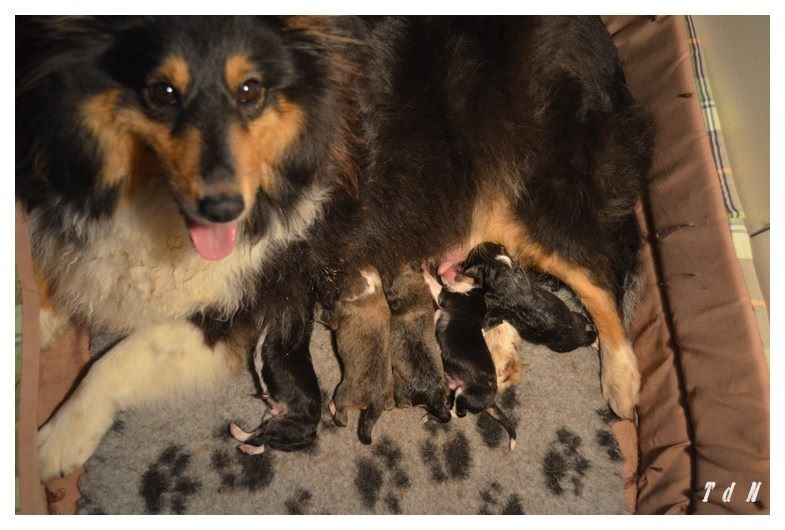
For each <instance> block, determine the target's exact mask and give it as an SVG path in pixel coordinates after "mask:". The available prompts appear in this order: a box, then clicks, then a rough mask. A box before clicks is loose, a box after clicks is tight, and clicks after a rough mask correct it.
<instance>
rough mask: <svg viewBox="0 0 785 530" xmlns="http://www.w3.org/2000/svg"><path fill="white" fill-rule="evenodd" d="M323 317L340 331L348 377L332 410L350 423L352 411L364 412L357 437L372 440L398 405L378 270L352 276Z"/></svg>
mask: <svg viewBox="0 0 785 530" xmlns="http://www.w3.org/2000/svg"><path fill="white" fill-rule="evenodd" d="M321 320H322V321H323V322H324V323H325V324H326V325H327V326H329V327H330V328H331V329H332V330H333V331H334V332H335V346H336V351H337V354H338V357H339V359H340V361H341V369H342V371H343V378H342V379H341V382H340V383H339V384H338V387H337V388H336V389H335V395H334V397H333V401H332V402H331V403H330V412H331V413H332V415H333V418H334V420H335V423H337V424H338V425H340V426H342V427H343V426H346V424H347V423H348V409H358V410H360V419H359V421H358V426H357V435H358V437H359V438H360V441H361V442H362V443H364V444H369V443H371V431H372V430H373V427H374V425H375V424H376V420H378V419H379V416H381V414H382V412H383V411H384V410H390V409H391V408H393V406H394V405H395V400H394V397H393V374H392V367H391V364H390V309H389V307H388V305H387V300H386V299H385V297H384V292H383V290H382V282H381V279H380V278H379V274H378V272H377V271H376V269H372V268H370V269H364V270H360V271H358V272H357V273H356V274H354V275H352V277H351V278H350V279H349V282H348V287H347V289H346V291H345V292H344V296H343V297H342V298H341V299H340V300H339V301H338V302H337V303H336V304H335V307H333V308H332V309H331V310H325V311H323V312H322V316H321Z"/></svg>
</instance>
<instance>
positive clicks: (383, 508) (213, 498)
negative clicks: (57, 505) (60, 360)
mask: <svg viewBox="0 0 785 530" xmlns="http://www.w3.org/2000/svg"><path fill="white" fill-rule="evenodd" d="M311 351H312V356H313V361H314V365H315V367H316V372H317V376H318V377H319V382H320V386H321V388H322V394H323V397H324V399H323V402H324V413H323V416H322V421H321V425H320V428H319V438H318V443H317V444H316V445H315V446H314V447H313V448H312V449H310V450H308V451H306V452H299V453H284V452H277V451H274V450H270V449H268V451H266V452H265V453H263V454H261V455H257V456H248V455H245V454H243V453H241V452H240V451H238V450H237V449H236V447H237V445H238V443H237V442H236V441H235V440H233V439H232V438H231V437H230V436H229V435H228V432H227V426H228V424H229V422H231V421H234V422H236V423H238V424H239V425H240V426H241V427H243V428H245V429H246V430H250V429H252V428H254V427H256V425H257V424H258V422H259V420H260V419H261V414H262V411H263V410H264V405H263V403H262V401H261V400H259V399H257V398H256V397H254V394H255V392H256V388H255V386H254V382H253V379H252V375H251V373H250V372H249V373H248V375H247V377H243V378H238V379H237V380H235V381H232V382H231V384H230V385H229V387H225V388H222V389H220V390H218V391H215V392H213V393H209V394H203V395H200V396H192V397H191V398H188V399H183V400H182V401H180V402H177V403H172V404H169V405H168V406H166V407H157V408H156V409H154V410H134V411H127V412H124V413H122V414H120V415H119V417H118V418H117V420H116V421H115V423H114V425H113V427H112V429H111V431H110V432H109V433H108V434H107V435H106V436H105V438H104V439H103V441H102V443H101V445H100V447H99V448H98V450H97V451H96V453H95V454H94V456H93V457H92V458H91V459H90V460H89V461H88V462H87V465H86V469H87V471H86V473H85V475H84V476H83V477H82V479H81V482H80V490H81V492H82V495H83V500H82V501H81V505H80V508H79V513H82V514H99V513H106V514H145V513H149V514H172V513H176V514H535V513H536V514H588V513H598V514H614V513H622V511H623V510H622V508H623V491H622V490H623V484H622V464H623V457H622V454H621V452H620V451H619V448H618V445H617V443H616V440H615V438H614V436H613V434H612V433H611V427H610V424H611V422H612V421H614V416H613V414H612V413H610V412H609V410H608V409H607V407H606V405H605V403H604V401H603V399H602V396H601V393H600V378H599V358H598V355H597V352H596V351H594V350H593V349H591V348H589V347H587V348H581V349H579V350H576V351H574V352H570V353H564V354H557V353H554V352H551V351H550V350H548V349H547V348H545V347H536V346H531V345H526V344H525V345H524V351H522V352H521V355H522V358H523V361H524V362H525V363H526V367H525V370H524V374H523V378H522V380H521V382H520V383H519V384H518V385H517V386H516V387H513V388H511V389H509V390H508V391H507V392H506V393H504V394H503V395H502V396H501V398H500V399H499V405H500V406H501V407H502V409H503V410H504V411H505V412H506V413H507V414H508V415H509V416H510V417H511V419H513V421H514V422H515V424H516V425H517V433H518V441H517V445H516V447H515V449H514V450H512V451H510V449H509V448H508V437H507V434H506V433H505V432H504V430H503V429H502V428H501V426H500V425H499V424H498V423H496V421H495V420H493V419H492V418H490V417H489V416H487V415H486V414H481V415H476V416H472V415H468V416H466V417H465V418H461V419H453V420H452V421H451V422H449V423H448V424H444V425H442V424H438V423H435V422H428V423H425V424H422V425H421V424H420V419H421V417H422V416H423V414H424V410H423V409H420V408H415V409H395V410H393V411H390V412H387V413H385V414H383V415H382V417H381V419H380V420H379V422H378V423H377V425H376V428H375V429H374V433H373V434H374V441H373V444H372V445H370V446H366V445H362V444H361V443H360V442H359V441H358V440H357V436H356V429H355V427H356V421H357V418H356V414H355V415H354V416H350V426H349V427H347V428H339V427H337V426H336V425H335V424H334V423H333V420H332V418H331V416H330V413H329V412H328V411H327V403H328V402H329V397H330V396H332V392H333V390H334V389H335V387H336V385H337V384H338V382H339V381H340V368H339V365H338V362H337V360H336V357H335V355H334V353H333V350H332V346H331V341H330V333H329V332H328V331H327V330H326V329H324V328H322V327H321V326H319V325H317V326H316V329H315V331H314V336H313V341H312V350H311Z"/></svg>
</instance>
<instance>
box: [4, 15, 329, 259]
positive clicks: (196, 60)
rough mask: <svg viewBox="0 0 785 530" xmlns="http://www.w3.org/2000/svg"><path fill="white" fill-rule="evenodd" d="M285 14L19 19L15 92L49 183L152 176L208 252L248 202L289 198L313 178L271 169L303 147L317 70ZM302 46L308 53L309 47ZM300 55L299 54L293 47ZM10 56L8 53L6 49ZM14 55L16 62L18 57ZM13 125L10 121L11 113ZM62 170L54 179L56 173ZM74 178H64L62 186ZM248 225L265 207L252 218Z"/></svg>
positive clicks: (221, 251) (138, 183) (136, 183)
mask: <svg viewBox="0 0 785 530" xmlns="http://www.w3.org/2000/svg"><path fill="white" fill-rule="evenodd" d="M290 24H291V23H290V21H289V19H283V18H273V19H261V18H255V17H105V18H104V17H96V18H93V17H76V18H64V19H60V18H58V19H47V20H43V21H41V20H27V21H22V22H20V23H18V24H17V25H18V28H17V29H18V32H19V30H21V32H22V33H23V34H24V35H23V37H22V38H27V39H28V40H29V41H30V43H27V42H26V41H25V44H26V45H27V44H29V46H26V50H28V51H26V52H20V56H21V59H22V60H21V66H20V67H19V68H20V69H21V71H20V70H18V71H17V74H18V84H17V91H18V93H22V94H23V95H24V96H25V97H26V101H28V102H29V103H28V105H27V106H25V108H24V110H25V111H27V112H26V114H28V115H29V114H32V115H34V116H27V117H26V118H27V119H30V118H36V117H37V116H35V114H36V113H40V114H47V115H48V116H49V118H46V119H44V118H41V119H40V120H39V121H40V122H41V123H39V125H46V123H47V120H48V121H49V123H50V124H51V125H52V126H53V127H54V126H56V124H59V126H60V128H63V127H64V128H65V129H66V132H67V133H69V134H60V131H57V130H55V131H52V130H47V131H46V136H41V138H37V139H35V140H34V141H32V142H30V149H31V150H36V151H37V152H36V153H35V156H37V157H39V158H41V164H40V167H41V168H44V169H50V170H54V169H56V166H57V165H58V163H59V162H58V160H62V159H66V158H69V157H70V158H71V160H70V161H67V162H66V163H64V164H61V165H63V167H62V168H57V169H61V170H63V171H60V172H57V173H56V172H55V171H46V176H45V178H46V180H48V181H49V182H48V184H49V185H50V186H51V187H52V188H57V187H58V185H60V186H61V187H65V185H66V184H67V183H66V182H57V181H58V179H60V180H63V179H66V180H68V179H70V180H72V181H73V180H78V181H79V182H78V186H79V187H81V188H86V189H87V188H90V189H92V190H93V192H95V191H96V190H115V189H118V188H120V189H121V190H122V191H121V192H120V195H121V196H122V195H123V194H124V192H128V191H132V190H133V189H134V188H135V187H136V188H137V189H138V188H140V187H143V186H144V185H145V182H146V181H148V180H149V179H151V178H159V179H162V180H163V181H165V183H166V185H167V187H168V189H169V191H170V192H171V194H172V196H173V198H174V199H175V201H176V202H177V204H178V205H179V208H180V211H181V212H182V215H183V219H184V221H185V223H186V224H187V226H188V229H189V233H190V236H191V240H192V243H193V245H194V248H195V249H196V251H197V252H198V253H199V254H200V255H202V256H203V257H204V258H207V259H220V258H222V257H224V256H226V255H227V254H228V253H230V252H231V251H232V249H233V248H234V245H235V235H236V233H237V229H238V225H239V223H240V222H241V221H243V220H244V219H250V218H251V217H252V216H251V212H254V210H255V207H256V206H257V205H258V204H257V203H260V202H261V203H263V204H264V207H265V208H267V209H269V210H270V211H271V212H274V211H280V210H282V209H285V208H286V207H287V206H290V205H291V203H292V202H293V201H294V197H296V196H297V194H298V193H299V192H301V191H302V190H303V189H304V188H305V187H307V186H308V184H309V183H310V180H311V179H312V178H313V174H312V172H311V171H309V170H308V169H309V168H306V167H300V168H298V169H299V171H295V170H289V171H282V170H281V168H282V167H283V166H284V165H285V164H286V163H287V159H288V158H296V159H303V158H305V157H302V156H294V157H293V156H291V155H292V150H293V149H294V148H295V146H296V145H298V144H300V143H302V138H303V136H304V132H305V130H306V128H308V126H309V121H310V117H309V114H308V109H312V108H313V107H314V106H315V105H314V104H309V103H312V102H313V101H318V100H319V99H320V96H321V95H322V93H323V92H324V86H323V85H322V83H324V78H325V76H324V75H323V69H324V65H322V64H319V60H320V59H319V57H318V54H314V53H312V52H311V51H310V50H311V49H313V48H314V46H313V43H312V42H310V41H309V37H307V36H305V34H304V33H303V32H301V31H298V30H297V29H296V28H293V27H291V25H290ZM309 45H310V48H309ZM303 50H309V51H303ZM18 59H20V57H18ZM18 62H19V61H18ZM17 128H18V129H19V121H18V122H17ZM312 154H313V153H312ZM63 173H67V174H63ZM72 184H73V183H72ZM253 217H254V219H253V223H254V225H255V228H257V229H259V226H258V225H260V224H264V212H262V214H261V215H260V214H259V213H258V212H257V213H255V214H254V216H253Z"/></svg>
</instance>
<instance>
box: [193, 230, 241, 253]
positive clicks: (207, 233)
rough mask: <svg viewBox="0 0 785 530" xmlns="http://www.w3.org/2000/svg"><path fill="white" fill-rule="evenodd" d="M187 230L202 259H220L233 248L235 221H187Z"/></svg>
mask: <svg viewBox="0 0 785 530" xmlns="http://www.w3.org/2000/svg"><path fill="white" fill-rule="evenodd" d="M188 232H189V233H190V234H191V242H192V243H193V244H194V248H195V249H196V251H197V252H198V253H199V255H200V256H202V257H203V258H204V259H209V260H217V259H222V258H225V257H226V256H228V255H229V254H231V253H232V250H234V240H235V237H236V236H237V223H227V224H220V225H211V224H201V223H195V222H190V223H188Z"/></svg>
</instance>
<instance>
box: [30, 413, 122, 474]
mask: <svg viewBox="0 0 785 530" xmlns="http://www.w3.org/2000/svg"><path fill="white" fill-rule="evenodd" d="M112 416H113V414H112V412H111V410H110V409H109V407H106V406H101V405H95V406H93V407H83V406H81V405H80V404H79V403H78V401H77V402H75V401H73V398H72V400H71V401H69V402H67V403H66V404H65V405H64V406H63V407H62V408H61V409H60V410H59V411H58V412H57V414H56V415H55V416H54V417H53V418H52V419H51V420H49V422H47V424H46V425H44V426H43V427H41V429H40V430H39V431H38V472H39V474H40V476H41V481H42V482H44V483H46V482H48V481H50V480H52V479H54V478H57V477H62V476H65V475H66V474H67V473H69V472H71V471H72V470H73V469H74V468H76V467H78V466H80V465H82V464H84V463H85V462H86V461H87V459H88V458H90V456H91V455H92V454H93V452H94V451H95V449H96V447H98V443H99V442H100V441H101V438H102V437H103V435H104V433H106V431H107V430H109V427H110V426H111V424H112Z"/></svg>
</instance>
